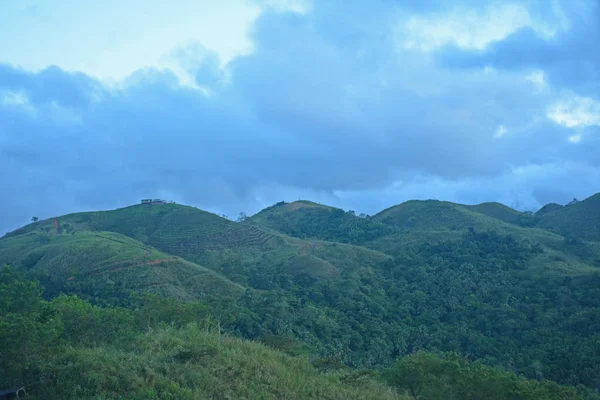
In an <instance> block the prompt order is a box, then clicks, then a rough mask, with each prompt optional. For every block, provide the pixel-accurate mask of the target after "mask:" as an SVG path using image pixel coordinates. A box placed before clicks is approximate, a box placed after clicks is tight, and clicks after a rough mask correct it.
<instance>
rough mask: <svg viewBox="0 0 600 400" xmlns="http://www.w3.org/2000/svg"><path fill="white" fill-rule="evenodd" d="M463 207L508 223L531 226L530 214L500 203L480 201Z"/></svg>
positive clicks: (531, 217)
mask: <svg viewBox="0 0 600 400" xmlns="http://www.w3.org/2000/svg"><path fill="white" fill-rule="evenodd" d="M463 207H465V208H466V209H468V210H471V211H474V212H478V213H480V214H483V215H487V216H488V217H492V218H495V219H499V220H500V221H504V222H507V223H509V224H515V225H522V226H531V225H532V224H533V223H534V218H533V216H532V215H531V214H527V213H523V212H519V211H517V210H514V209H512V208H510V207H508V206H505V205H504V204H500V203H481V204H476V205H473V206H463Z"/></svg>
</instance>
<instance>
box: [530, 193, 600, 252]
mask: <svg viewBox="0 0 600 400" xmlns="http://www.w3.org/2000/svg"><path fill="white" fill-rule="evenodd" d="M540 211H541V210H540ZM538 214H539V212H538ZM537 226H539V227H542V228H545V229H548V230H551V231H553V232H556V233H559V234H561V235H563V236H568V237H573V238H580V239H584V240H593V241H600V193H597V194H595V195H593V196H591V197H589V198H587V199H585V200H583V201H580V202H577V203H574V204H570V205H567V206H565V207H560V208H557V207H553V210H547V211H546V212H543V213H541V214H540V215H539V220H538V223H537Z"/></svg>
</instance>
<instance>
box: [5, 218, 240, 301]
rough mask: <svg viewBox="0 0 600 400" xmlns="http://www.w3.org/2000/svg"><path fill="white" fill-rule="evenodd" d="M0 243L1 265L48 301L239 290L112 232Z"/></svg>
mask: <svg viewBox="0 0 600 400" xmlns="http://www.w3.org/2000/svg"><path fill="white" fill-rule="evenodd" d="M34 226H35V227H36V228H37V229H27V231H28V232H27V233H25V234H21V235H11V236H10V237H6V238H4V239H2V240H0V260H2V263H3V264H9V265H13V266H16V267H20V268H23V269H24V270H25V271H27V272H28V274H29V275H30V276H31V277H34V278H36V279H39V280H41V281H42V282H44V285H45V287H46V290H47V293H48V295H53V294H58V293H59V292H61V291H62V292H68V293H78V294H80V295H84V296H88V297H90V298H95V299H98V300H99V301H102V302H107V301H108V302H109V303H110V300H111V299H110V298H112V300H113V302H117V303H118V299H119V298H120V297H121V296H123V295H124V293H127V292H129V291H132V290H134V291H140V290H143V291H150V292H153V293H157V294H160V295H163V296H168V297H173V298H176V299H179V300H193V299H210V298H222V297H237V296H239V295H240V294H241V293H242V292H243V291H244V288H243V287H241V286H240V285H238V284H235V283H233V282H231V281H229V280H228V279H226V278H224V277H223V276H221V275H218V274H216V273H214V272H213V271H211V270H209V269H206V268H203V267H201V266H199V265H196V264H194V263H191V262H189V261H186V260H184V259H182V258H180V257H177V256H173V255H169V254H165V253H162V252H160V251H157V250H155V249H153V248H151V247H148V246H146V245H144V244H142V243H140V242H137V241H136V240H133V239H131V238H128V237H126V236H123V235H120V234H118V233H114V232H96V231H76V230H74V229H73V228H72V227H71V226H70V225H69V224H67V223H64V224H63V228H62V229H60V228H59V230H60V233H58V232H57V230H56V229H55V228H54V226H53V224H52V225H49V224H48V223H38V224H34Z"/></svg>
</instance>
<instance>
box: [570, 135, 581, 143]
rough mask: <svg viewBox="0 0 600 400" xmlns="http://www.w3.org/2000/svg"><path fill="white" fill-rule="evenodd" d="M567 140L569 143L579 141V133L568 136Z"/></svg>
mask: <svg viewBox="0 0 600 400" xmlns="http://www.w3.org/2000/svg"><path fill="white" fill-rule="evenodd" d="M569 142H571V143H579V142H581V135H579V134H578V135H572V136H569Z"/></svg>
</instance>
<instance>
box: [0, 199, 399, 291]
mask: <svg viewBox="0 0 600 400" xmlns="http://www.w3.org/2000/svg"><path fill="white" fill-rule="evenodd" d="M307 204H308V206H310V207H313V208H321V207H323V208H324V206H319V205H316V204H314V203H307ZM56 226H58V227H59V228H58V230H57V228H56ZM106 231H112V232H114V233H108V232H106ZM58 232H62V233H61V234H59V233H58ZM73 233H74V234H73ZM111 235H114V237H115V238H117V242H116V241H114V240H110V239H111ZM122 235H126V236H129V237H130V238H133V239H136V240H132V239H130V238H125V237H124V236H122ZM48 238H50V239H48ZM84 239H85V240H84ZM40 240H42V241H43V240H51V243H55V244H57V245H58V244H61V247H60V251H59V250H56V252H59V253H61V254H62V255H63V256H62V258H50V257H45V258H42V259H41V260H40V265H39V266H37V270H33V271H32V272H40V273H43V271H46V270H60V268H63V267H61V265H63V266H68V268H81V267H80V265H86V268H87V269H90V270H91V269H94V270H98V271H102V268H105V269H112V270H115V269H118V268H123V267H124V266H129V265H137V264H139V261H138V259H139V257H142V256H144V255H145V252H147V251H151V252H152V255H151V256H149V257H145V258H144V260H146V259H147V261H148V263H150V264H148V265H146V268H144V269H143V270H140V269H139V268H136V269H135V270H134V269H133V268H129V269H123V270H118V271H114V272H112V273H108V272H106V271H105V272H103V273H102V274H101V275H98V276H95V277H94V279H95V281H96V282H98V281H102V280H108V279H110V280H112V281H114V280H115V279H113V278H115V277H121V278H123V279H126V277H127V276H130V277H131V279H132V280H134V279H135V277H136V276H139V277H140V282H137V283H132V282H129V281H127V282H128V283H129V284H128V285H127V286H126V287H127V288H135V289H138V288H143V287H145V286H148V287H151V288H152V290H153V291H156V292H159V293H164V294H169V295H172V296H174V297H176V298H180V299H188V298H191V297H195V291H197V293H200V294H202V293H204V292H206V291H207V290H209V289H208V288H206V287H204V286H203V285H201V284H200V283H201V282H207V285H205V286H209V288H210V287H214V288H215V290H214V291H215V292H216V293H219V292H220V291H221V292H223V293H225V294H230V293H231V291H233V292H237V291H241V289H240V288H239V287H236V286H235V285H234V286H231V282H230V281H228V280H227V279H221V278H220V277H219V276H217V275H215V274H212V275H210V276H208V275H207V276H205V275H206V273H207V270H206V269H202V267H199V266H198V265H202V266H204V267H206V268H208V269H210V270H212V271H216V272H217V273H219V274H221V275H223V276H225V277H227V278H229V279H231V280H233V281H235V282H237V283H238V284H243V285H249V286H254V287H255V288H258V289H265V288H267V287H266V286H265V282H268V281H269V280H272V279H274V278H275V277H276V276H277V275H278V274H280V273H286V274H289V275H291V276H292V277H294V279H296V278H297V279H302V278H306V277H308V278H318V279H323V278H325V279H339V277H340V276H344V277H349V275H350V274H352V273H354V272H355V271H357V270H358V269H360V268H365V267H369V266H371V265H374V264H379V263H382V262H384V261H386V260H387V259H388V256H386V255H384V254H381V253H378V252H376V251H373V250H369V249H366V248H361V247H355V246H350V245H342V244H337V243H330V242H322V241H307V240H299V239H294V238H290V237H287V236H285V235H282V234H281V233H277V232H273V233H269V232H268V229H259V228H257V227H255V226H252V225H251V224H239V223H235V222H231V221H229V220H227V219H225V218H221V217H219V216H217V215H214V214H211V213H208V212H205V211H202V210H199V209H196V208H193V207H187V206H181V205H174V204H168V205H159V206H156V205H152V206H145V205H144V206H142V205H136V206H130V207H125V208H121V209H117V210H114V211H99V212H87V213H76V214H69V215H65V216H62V217H58V218H56V219H49V220H45V221H39V222H37V223H33V224H30V225H27V226H25V227H23V228H21V229H19V230H17V231H15V232H12V233H10V234H9V235H7V236H6V237H5V238H3V239H2V240H0V249H2V248H4V249H5V251H4V253H3V252H1V251H0V262H8V263H13V264H18V263H20V262H21V259H22V258H25V257H27V255H28V254H29V253H35V254H39V253H40V252H43V249H44V247H43V246H42V247H41V248H39V246H40V243H39V241H40ZM118 241H124V242H127V243H128V244H127V246H125V244H121V247H120V248H119V246H118V244H119V243H118ZM115 246H116V247H115ZM123 246H125V247H123ZM56 248H57V249H59V247H56ZM78 248H85V251H81V249H78ZM34 249H36V250H35V251H34ZM155 249H158V250H159V251H162V252H164V253H167V254H168V255H165V254H164V253H160V252H159V251H157V250H155ZM66 254H70V256H68V257H70V258H68V259H67V258H65V257H66V256H65V255H66ZM90 254H91V255H93V256H91V255H90ZM84 256H85V257H86V258H85V259H82V258H81V257H84ZM78 257H79V258H78ZM89 257H97V258H98V263H100V265H94V264H93V263H90V260H91V259H90V258H89ZM113 257H120V258H121V259H123V261H122V264H123V265H120V264H119V265H117V264H116V260H113V259H112V258H113ZM152 257H154V258H152ZM32 258H35V256H32ZM165 258H170V259H172V261H169V264H166V261H165V260H163V259H165ZM153 259H160V260H161V262H160V264H157V265H152V264H151V262H152V260H153ZM192 263H196V264H198V265H195V264H192ZM71 264H73V265H71ZM104 265H108V266H111V267H110V268H108V267H105V266H104ZM172 266H177V268H171V267H172ZM68 268H67V269H68ZM142 271H152V272H144V273H142ZM196 271H203V272H204V273H203V274H201V273H199V272H196ZM76 272H77V271H68V272H65V273H64V274H63V275H68V276H61V277H60V278H58V279H63V280H66V279H67V278H69V277H71V276H73V275H76ZM116 272H118V274H117V273H116ZM78 273H79V274H80V275H86V274H87V273H88V272H78ZM196 273H197V274H198V275H195V274H196ZM173 274H175V275H176V276H168V275H173ZM250 275H252V276H255V277H256V276H259V275H260V276H261V277H262V279H254V280H252V279H250V278H249V276H250ZM99 277H101V278H102V279H100V280H99V279H98V278H99ZM208 278H210V279H208ZM178 279H179V281H177V280H178ZM46 280H47V279H46ZM80 280H81V279H80V277H77V276H76V278H75V279H73V280H72V281H65V284H74V283H76V282H77V281H80ZM188 280H191V282H188ZM198 281H200V282H198ZM224 282H226V283H224ZM186 285H187V286H190V289H191V292H190V291H187V290H177V287H178V286H183V287H185V286H186ZM228 285H229V286H228ZM223 286H224V287H223Z"/></svg>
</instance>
